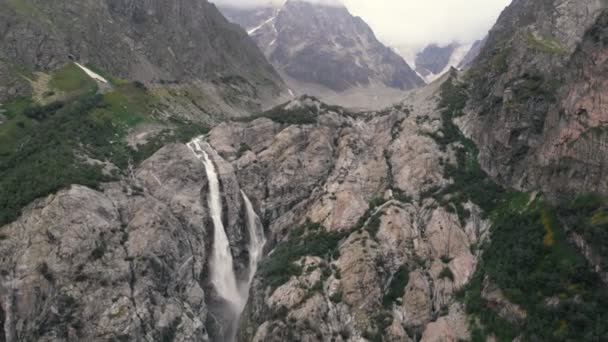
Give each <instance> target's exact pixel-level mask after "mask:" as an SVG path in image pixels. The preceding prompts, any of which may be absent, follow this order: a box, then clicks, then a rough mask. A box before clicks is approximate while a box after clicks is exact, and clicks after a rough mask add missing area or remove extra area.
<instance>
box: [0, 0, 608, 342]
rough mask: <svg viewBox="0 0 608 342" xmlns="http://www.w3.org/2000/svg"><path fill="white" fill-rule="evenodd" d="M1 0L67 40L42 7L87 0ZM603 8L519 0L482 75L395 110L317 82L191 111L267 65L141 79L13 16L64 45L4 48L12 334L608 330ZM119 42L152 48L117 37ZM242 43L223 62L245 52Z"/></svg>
mask: <svg viewBox="0 0 608 342" xmlns="http://www.w3.org/2000/svg"><path fill="white" fill-rule="evenodd" d="M290 3H291V4H292V5H293V4H296V5H297V6H304V7H303V12H302V13H304V14H305V13H306V12H305V10H304V9H306V8H309V7H307V6H308V5H306V4H302V3H301V2H298V1H290V2H289V3H288V5H289V4H290ZM1 4H3V6H9V7H10V8H11V9H10V11H11V12H8V13H12V14H13V15H15V18H18V19H14V22H11V24H10V25H6V26H1V27H2V28H3V30H4V31H0V32H3V33H4V32H13V29H15V28H24V27H25V28H28V27H30V25H32V26H31V27H41V26H40V25H47V24H49V25H50V26H49V33H48V34H47V35H43V37H50V38H49V39H55V38H53V37H59V36H58V35H57V32H64V31H62V30H61V29H60V28H61V27H64V30H66V29H65V27H68V26H69V25H68V24H61V25H63V26H61V25H60V24H57V25H59V26H57V27H54V26H53V25H51V24H52V23H53V21H52V20H51V19H48V20H45V19H44V18H45V15H46V14H45V13H51V11H52V10H54V9H57V8H60V9H61V10H62V11H67V10H68V9H72V8H76V7H72V6H77V5H76V3H75V2H72V1H61V2H56V3H54V2H48V1H47V2H44V4H43V3H42V2H34V1H33V0H31V1H26V2H19V1H12V0H11V1H8V2H2V3H1ZM32 4H36V6H33V5H32ZM81 4H82V6H85V8H88V6H98V7H91V8H96V10H95V11H92V10H91V11H92V12H84V13H85V14H86V13H88V14H89V15H92V14H93V13H97V14H100V15H106V14H107V13H115V11H117V12H116V13H123V14H120V15H119V14H116V13H115V14H113V15H112V16H111V17H104V18H105V19H108V20H111V22H109V23H111V24H112V25H110V24H108V26H106V25H100V26H99V27H98V29H99V30H101V31H103V30H102V29H101V27H103V28H104V29H105V28H106V27H108V28H115V27H122V26H120V25H118V24H117V23H119V22H120V23H125V22H126V20H127V19H125V15H126V14H124V13H131V14H130V15H128V17H129V18H130V19H129V20H130V21H131V22H133V23H140V24H142V23H143V24H142V25H147V24H146V23H149V22H150V20H152V21H154V22H157V21H158V22H162V23H166V21H165V20H169V18H173V17H174V16H175V15H178V18H180V19H175V18H173V19H171V20H169V22H171V21H172V20H178V21H181V19H185V18H190V16H191V15H196V13H194V14H193V13H184V9H185V8H186V7H182V6H185V4H186V2H185V0H183V1H182V0H178V1H177V2H175V1H169V0H164V1H161V0H149V1H144V2H137V1H132V2H129V1H127V2H125V1H121V2H118V1H116V2H115V1H113V0H105V1H102V2H96V3H93V2H92V1H89V0H86V1H82V2H81ZM173 6H177V7H175V8H174V7H173ZM199 6H202V7H201V8H203V7H204V8H207V7H205V6H210V5H208V4H207V3H206V2H204V1H202V2H197V3H195V5H193V7H192V8H191V9H192V10H193V11H194V10H196V9H197V8H199ZM294 6H295V5H294ZM178 7H179V9H178ZM6 8H8V7H4V9H6ZM172 8H173V9H174V10H175V12H172V11H170V9H172ZM188 8H189V9H190V7H188ZM209 8H211V9H210V11H211V13H217V12H213V10H212V7H209ZM606 8H607V4H606V2H605V1H595V0H580V1H576V2H575V1H565V0H543V1H538V0H515V1H514V2H513V4H512V5H511V6H510V7H509V8H508V9H507V10H506V11H505V12H504V13H503V15H502V16H501V18H500V20H499V22H498V24H497V25H496V27H495V28H494V29H493V30H492V32H491V34H490V36H489V37H488V40H487V44H486V45H485V47H484V48H483V49H482V52H481V55H480V56H479V58H477V59H476V62H475V63H474V65H473V67H472V68H471V70H470V71H467V72H464V71H462V72H461V71H457V70H455V69H450V70H449V72H447V73H446V74H445V75H443V76H441V77H440V78H439V79H438V80H436V81H435V82H433V83H431V84H428V85H426V86H425V87H423V88H419V89H415V90H411V91H409V92H407V93H404V97H403V99H402V101H400V102H399V103H397V104H394V105H392V106H390V107H387V108H385V109H383V110H373V111H352V110H347V109H344V108H342V107H339V106H334V105H328V104H326V103H324V102H322V101H321V100H319V99H318V98H316V97H312V96H299V97H296V98H294V99H292V100H290V101H288V102H285V103H283V104H281V105H278V106H276V107H273V108H272V109H270V110H268V111H260V112H258V113H256V114H253V115H249V116H247V117H240V118H234V119H232V120H224V121H223V122H221V123H217V121H213V120H210V121H209V122H210V123H216V124H215V127H208V126H205V125H201V124H200V123H197V122H196V121H193V120H186V118H187V117H185V116H184V113H192V112H194V115H199V114H200V112H197V111H196V109H195V108H199V107H198V105H197V103H198V102H197V101H202V99H201V98H200V97H197V96H195V95H193V94H195V93H196V91H197V90H196V89H199V90H198V91H200V89H203V90H205V89H217V87H218V86H219V85H220V84H224V85H226V88H227V89H235V90H237V89H236V88H239V91H240V89H241V88H240V86H238V84H242V82H251V81H245V80H247V77H250V76H247V75H252V74H255V73H254V72H253V71H251V72H252V74H249V73H248V72H247V71H243V76H238V74H237V75H236V76H225V77H223V78H221V80H220V81H217V82H216V83H214V82H210V83H206V80H199V79H196V78H194V79H190V73H189V72H188V70H189V67H188V66H184V67H183V68H184V69H183V70H184V73H183V74H182V73H180V72H179V70H180V68H181V67H180V66H177V65H175V66H172V64H171V63H169V64H168V65H167V66H166V67H165V66H163V68H160V67H159V68H160V69H159V70H161V71H160V73H159V74H156V72H157V71H158V70H154V72H153V73H152V74H153V75H157V76H158V75H161V74H163V73H164V71H163V70H165V69H164V68H167V69H166V70H170V71H171V72H176V75H181V76H175V77H176V79H177V78H179V80H178V83H177V84H170V85H168V84H167V83H166V82H165V81H163V82H162V83H161V82H160V81H158V82H156V80H154V79H149V80H147V82H145V83H142V82H137V81H136V80H137V79H138V78H137V77H136V76H137V75H135V74H133V75H131V74H129V72H130V71H129V70H142V69H138V67H137V65H138V64H137V63H135V62H133V63H135V64H129V63H127V64H128V65H131V66H134V69H131V67H128V68H126V67H125V66H124V65H122V64H119V65H104V66H103V68H100V67H97V65H96V64H94V63H90V62H87V61H90V60H91V59H90V58H92V57H86V58H85V57H82V56H83V52H82V51H97V50H90V49H89V48H87V49H85V50H75V51H80V55H78V56H76V55H73V56H72V57H73V58H74V59H75V60H76V62H78V61H82V62H83V63H85V64H86V65H88V66H89V67H88V68H87V67H86V66H85V65H83V64H80V63H74V62H67V61H66V60H65V58H69V56H68V57H65V56H63V55H62V54H63V53H65V52H66V51H68V50H69V49H68V47H70V46H72V45H71V44H76V43H73V42H78V44H77V46H89V45H90V44H97V43H96V42H93V41H89V40H85V41H80V40H76V41H75V40H71V39H70V38H69V37H72V36H66V37H67V38H66V39H67V40H66V41H65V42H59V43H58V45H57V46H58V49H59V50H57V51H59V52H57V55H55V54H53V53H50V52H45V51H46V50H47V45H45V44H50V43H48V42H46V40H45V39H44V38H39V37H38V36H39V35H41V34H42V33H44V31H40V32H38V31H36V34H35V35H34V34H32V36H30V35H29V33H27V32H29V31H27V30H26V31H23V32H21V33H19V35H23V37H24V41H29V40H30V39H41V40H42V45H41V46H42V47H41V48H40V50H39V51H40V56H51V57H48V60H46V62H45V58H46V57H45V58H42V57H41V62H40V63H41V64H40V66H38V67H36V69H35V70H28V68H27V65H26V66H21V67H20V66H19V65H17V64H16V61H17V60H16V59H6V58H5V59H3V62H2V63H0V73H5V75H9V76H10V77H12V78H10V77H9V79H10V80H13V81H14V83H10V82H6V83H3V84H6V85H8V84H9V83H10V84H11V85H10V86H8V87H6V88H4V89H9V91H7V92H6V93H7V94H8V93H11V94H12V95H15V94H20V93H22V94H30V95H29V96H17V97H15V96H12V97H11V98H10V99H9V100H8V101H6V102H3V105H2V106H0V260H1V261H2V262H1V263H0V342H3V341H6V342H20V341H43V342H60V341H107V342H110V341H112V342H114V341H161V342H168V341H174V342H190V341H213V342H232V341H235V340H236V341H242V342H250V341H255V342H283V341H306V342H317V341H323V342H325V341H335V342H368V341H369V342H377V341H389V342H409V341H422V342H445V341H474V342H477V341H479V342H481V341H500V342H503V341H505V342H506V341H559V342H562V341H563V342H566V341H606V340H608V326H607V325H606V324H605V322H607V321H608V292H607V291H606V289H607V288H608V199H607V198H606V197H605V196H604V197H602V194H587V193H586V192H587V191H593V190H600V191H604V192H606V191H605V187H606V186H607V185H606V184H604V180H605V178H604V173H603V172H604V169H605V168H604V163H606V161H607V160H608V158H607V156H606V155H605V153H604V152H605V145H606V144H605V139H604V129H603V126H604V125H605V121H606V118H605V116H606V115H605V114H606V106H605V103H606V101H605V100H606V99H605V94H606V85H607V84H606V80H607V79H608V78H607V77H606V76H607V75H606V64H607V63H606V60H607V58H608V56H607V54H606V51H607V50H606V46H608V45H606V44H608V40H607V39H608V37H607V35H606V33H607V32H608V28H607V25H608V11H607V10H606ZM4 9H3V10H2V11H1V12H0V16H2V15H4V16H6V17H7V18H5V19H6V20H8V19H10V18H9V16H8V15H6V14H5V13H7V12H4ZM43 10H44V11H43ZM331 10H333V11H338V12H343V11H345V10H344V9H340V8H338V7H332V9H331ZM262 12H263V11H262ZM262 12H260V14H259V15H260V17H262V16H265V15H268V13H262ZM25 13H27V14H28V15H35V16H36V17H35V18H37V19H40V18H42V20H34V19H31V20H32V21H31V22H30V21H29V20H30V19H28V20H25V19H24V18H31V17H29V16H22V14H25ZM53 13H59V12H53ZM61 13H64V12H61ZM65 13H71V12H69V11H68V12H65ZM272 13H274V12H272ZM17 14H19V16H17ZM199 14H200V13H199ZM165 15H167V16H168V17H165ZM273 15H274V14H273ZM74 16H76V17H77V13H74ZM150 16H152V17H150ZM279 17H280V14H279V15H278V16H277V17H276V18H275V19H274V20H279ZM161 18H164V19H162V20H161ZM105 19H104V20H105ZM190 19H192V20H193V21H195V22H199V21H198V20H194V18H190ZM203 19H205V20H206V19H208V18H203ZM296 19H297V18H295V17H294V18H292V20H294V21H296ZM11 20H13V19H11ZM23 20H25V22H23ZM123 20H124V21H123ZM205 20H201V21H200V22H202V23H205V25H208V27H207V29H209V30H212V29H218V30H220V28H221V27H223V25H228V24H226V22H225V21H222V20H221V19H217V20H219V22H215V21H212V22H207V21H205ZM83 21H84V19H83V18H80V19H78V18H76V19H74V25H80V23H82V22H83ZM91 22H93V23H98V22H97V21H95V20H91ZM187 22H188V21H185V22H182V23H181V24H179V25H186V23H187ZM271 22H274V21H269V24H266V25H262V26H260V27H259V28H257V30H266V29H268V26H269V25H270V26H271V27H272V25H271V24H270V23H271ZM1 23H2V24H0V25H3V23H4V21H3V22H1ZM220 24H221V25H220ZM338 24H339V23H338ZM116 25H118V26H116ZM121 25H122V24H121ZM125 25H126V24H125ZM216 25H219V26H216ZM258 26H259V25H258ZM75 27H77V26H75ZM144 27H146V28H148V26H144ZM228 27H230V28H234V26H231V25H228ZM256 27H257V26H254V27H253V28H250V32H251V30H253V29H256ZM150 29H152V28H150ZM156 29H158V30H161V29H160V28H158V27H157V28H156ZM361 29H362V30H363V31H362V32H366V30H365V29H363V28H361ZM20 30H21V29H20ZM54 30H58V31H54ZM65 32H68V31H65ZM138 32H139V31H138ZM166 32H171V30H168V31H167V30H165V31H163V32H159V33H155V34H159V40H161V41H162V39H165V38H166V37H164V36H163V34H165V33H166ZM188 32H189V31H188ZM188 32H187V33H188ZM205 32H207V31H205ZM213 32H215V31H213ZM231 32H233V31H230V30H229V31H228V32H224V31H223V30H220V31H218V32H217V33H218V35H219V36H216V37H211V38H210V40H211V41H213V42H215V43H213V44H216V43H218V44H219V42H223V41H224V40H225V39H226V38H224V36H223V35H224V34H225V35H227V37H230V36H231ZM234 32H240V33H239V36H240V37H244V38H243V39H246V38H247V37H246V36H245V33H244V32H242V31H241V30H240V29H238V30H236V31H234ZM330 32H332V31H331V30H330ZM140 33H141V32H140ZM190 33H191V34H192V35H194V36H197V35H199V34H201V35H202V34H203V33H201V32H190ZM252 33H255V32H252ZM313 33H314V32H313ZM549 33H552V35H549ZM11 34H12V33H11ZM73 34H74V35H76V36H77V37H82V36H83V35H81V34H78V35H77V34H76V33H73ZM91 34H92V36H94V37H98V38H99V39H102V40H103V39H104V37H106V36H105V35H99V34H97V35H94V34H93V33H91ZM174 34H175V37H173V38H172V39H174V40H175V41H176V42H184V41H186V42H192V44H193V45H192V46H193V49H195V48H196V47H197V45H196V43H195V41H193V40H190V39H189V37H182V36H179V35H180V34H181V33H180V32H176V33H174ZM315 34H316V33H315ZM178 36H179V37H178ZM330 36H331V35H330ZM3 37H7V36H3ZM8 37H12V38H11V39H12V40H10V39H9V40H8V41H9V42H11V43H10V44H13V45H11V46H14V47H19V46H20V45H19V44H18V42H17V41H16V40H17V39H18V38H19V37H20V36H11V35H8ZM117 37H119V39H118V41H117V42H116V44H117V46H120V44H127V43H128V44H134V46H138V44H140V43H136V42H135V41H137V40H135V39H134V40H133V41H130V40H129V39H128V38H127V40H126V41H125V40H120V37H124V36H123V35H118V36H113V35H109V33H108V35H107V41H104V44H110V43H111V42H112V40H113V39H117ZM127 37H131V36H127ZM161 38H162V39H161ZM145 40H146V39H144V38H142V40H140V41H141V42H143V41H145ZM45 42H46V43H45ZM125 42H126V43H125ZM87 44H89V45H87ZM150 44H152V43H150ZM222 44H223V43H222ZM50 45H51V46H52V45H53V44H50ZM187 45H188V46H190V45H189V43H188V44H187ZM26 46H27V49H26ZM91 46H94V45H91ZM102 46H105V45H102ZM154 46H156V45H154ZM213 46H215V45H213ZM218 47H221V46H218ZM23 49H25V50H24V51H22V52H19V53H20V54H19V55H17V54H15V56H21V55H24V56H25V55H31V56H34V57H32V58H33V60H34V61H35V60H36V58H37V57H35V56H36V53H37V52H36V51H38V50H36V49H37V47H32V46H30V45H27V44H26V45H23ZM31 49H34V51H33V52H32V51H31ZM63 49H68V50H66V51H63ZM74 49H76V48H74ZM83 49H84V48H83ZM142 49H143V50H142ZM0 50H2V51H4V46H2V47H0ZM51 50H52V49H51ZM167 50H168V49H166V46H164V47H163V48H162V49H161V50H160V52H159V57H158V59H157V58H156V57H154V56H155V54H154V51H153V50H149V52H146V53H144V52H145V51H147V50H145V49H144V48H143V47H140V48H138V49H135V50H129V51H126V52H117V53H118V54H122V53H124V54H125V55H129V56H130V54H131V53H136V52H137V55H140V54H141V56H148V57H146V58H147V60H149V61H155V60H158V61H163V63H164V62H165V59H164V57H162V56H164V54H165V53H166V51H167ZM7 51H8V52H7ZM14 51H20V50H18V49H17V50H12V49H7V50H6V51H4V52H3V53H7V54H8V53H9V52H10V53H12V52H14ZM52 51H54V50H52ZM70 51H72V50H69V51H68V53H74V52H70ZM133 51H135V52H133ZM174 52H175V51H174ZM148 53H149V54H150V55H148ZM192 53H193V55H192V56H194V55H196V54H199V53H201V52H200V51H192ZM222 53H223V52H222ZM222 53H220V52H213V55H216V54H219V55H221V54H222ZM225 53H226V54H229V56H226V59H225V60H224V62H226V64H225V65H224V64H223V62H222V63H220V64H218V65H220V66H218V68H219V69H218V70H227V71H226V72H228V73H230V72H233V71H234V70H236V69H238V68H239V67H238V66H239V65H241V66H244V65H245V64H244V63H245V61H248V60H249V58H250V57H243V54H244V53H245V52H244V51H234V50H230V49H228V50H226V51H225ZM296 55H297V54H296ZM53 56H54V57H53ZM116 56H118V55H116ZM150 56H151V57H150ZM15 58H17V57H15ZM96 58H97V57H96ZM99 58H101V57H99ZM209 58H212V57H209ZM232 58H234V59H235V61H234V62H230V61H231V60H232ZM114 62H116V60H114ZM45 63H46V64H45ZM55 63H56V64H55ZM158 65H161V64H158ZM163 65H164V64H163ZM265 65H267V64H265ZM123 68H125V69H124V70H123ZM172 68H175V69H172ZM194 68H202V69H200V70H199V71H201V70H202V71H201V72H203V75H206V74H205V73H204V70H205V66H204V64H203V65H198V66H196V67H194ZM235 68H236V69H235ZM244 68H248V67H245V66H244ZM106 69H107V70H111V72H108V71H106ZM262 69H263V68H262ZM121 70H123V71H121ZM146 70H147V69H146ZM122 72H125V73H126V74H122ZM218 72H219V71H218ZM234 72H236V71H234ZM258 72H260V73H262V74H264V72H263V71H258ZM114 73H116V75H119V76H121V77H134V78H133V79H126V80H125V79H119V77H116V76H114ZM163 75H164V74H163ZM258 75H259V74H258ZM195 76H196V75H195ZM155 77H156V76H155ZM158 77H160V76H158ZM181 77H183V78H181ZM196 77H198V76H196ZM347 80H350V79H349V78H347ZM199 81H200V82H199ZM184 82H185V83H187V84H188V85H187V86H184V85H183V83H184ZM234 82H236V83H234ZM347 83H348V82H347ZM13 84H17V86H15V85H13ZM19 84H21V85H23V86H24V87H23V88H22V90H20V89H21V88H19ZM206 86H209V87H211V88H206ZM193 87H194V88H195V89H193ZM167 94H168V95H167ZM196 94H200V93H196ZM229 94H231V95H230V96H228V97H227V98H225V97H222V99H224V100H226V101H236V102H238V101H240V100H241V99H242V98H241V97H238V96H241V95H242V94H241V95H238V92H233V93H229ZM253 94H254V95H255V92H254V93H253ZM216 95H217V96H226V93H223V94H221V93H216ZM249 95H251V94H249ZM249 95H246V96H249ZM259 95H260V94H259V93H258V96H259ZM167 96H169V98H170V99H169V100H167ZM232 96H236V97H237V98H232ZM236 102H233V103H236ZM191 108H193V110H190V109H191ZM199 119H200V118H199ZM216 119H217V118H216ZM224 119H225V117H224ZM461 129H462V130H461ZM465 133H466V135H465ZM467 135H468V136H470V137H472V138H473V139H470V138H468V137H467ZM568 139H574V140H572V141H570V140H568ZM562 141H567V142H571V143H566V144H565V145H563V146H562V145H560V144H559V143H560V142H562ZM475 142H477V143H478V144H477V145H476V144H475ZM478 146H479V147H478ZM547 151H548V152H547ZM543 163H545V164H543ZM553 163H558V164H557V167H555V164H553ZM484 169H485V170H487V171H488V172H486V171H485V170H484ZM566 171H567V172H566ZM521 175H523V178H520V176H521ZM522 179H523V181H521V182H520V181H519V180H522ZM556 194H558V195H559V194H568V195H576V198H575V199H574V200H572V201H561V202H556V201H555V198H556V197H560V196H555V195H556Z"/></svg>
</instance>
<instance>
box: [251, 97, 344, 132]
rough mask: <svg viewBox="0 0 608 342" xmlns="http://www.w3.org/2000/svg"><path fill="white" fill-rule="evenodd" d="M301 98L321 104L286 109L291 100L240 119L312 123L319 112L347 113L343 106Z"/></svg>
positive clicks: (310, 98) (299, 123)
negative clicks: (317, 106)
mask: <svg viewBox="0 0 608 342" xmlns="http://www.w3.org/2000/svg"><path fill="white" fill-rule="evenodd" d="M301 99H302V101H306V100H310V101H313V102H319V103H321V105H320V106H319V108H316V107H314V106H307V105H305V104H303V105H302V106H295V107H294V108H291V109H285V108H286V107H287V105H288V104H289V102H287V103H284V104H282V105H280V106H277V107H275V108H273V109H271V110H268V111H266V112H263V113H258V114H254V115H252V116H250V117H246V118H243V119H240V121H245V122H250V121H253V120H255V119H259V118H268V119H270V120H272V121H274V122H277V123H280V124H286V125H311V124H315V123H317V119H318V118H319V113H323V112H327V111H334V112H336V113H342V114H346V113H344V109H343V108H341V107H338V106H330V105H327V104H325V103H322V102H321V101H319V100H318V99H317V98H315V97H312V96H306V97H302V98H301Z"/></svg>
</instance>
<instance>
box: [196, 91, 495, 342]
mask: <svg viewBox="0 0 608 342" xmlns="http://www.w3.org/2000/svg"><path fill="white" fill-rule="evenodd" d="M434 87H436V86H434ZM434 89H435V90H436V89H437V88H434ZM418 95H419V96H421V97H424V96H425V95H426V97H424V100H423V101H420V103H418V102H417V103H415V106H414V107H413V108H411V107H410V106H408V105H402V106H398V107H395V108H392V109H390V110H387V111H384V112H374V113H362V114H357V115H345V113H342V112H339V111H337V110H336V109H332V108H326V109H322V110H318V111H317V112H316V113H317V114H318V116H317V117H316V120H315V121H316V124H306V125H285V124H279V123H276V122H272V121H270V120H268V119H266V118H259V119H256V120H254V121H252V122H249V123H225V124H222V125H219V126H218V127H216V128H215V129H214V130H212V131H211V133H210V134H209V137H208V141H209V143H210V144H211V146H213V147H214V149H215V150H217V151H218V152H219V154H220V155H221V156H222V157H223V158H224V159H226V160H229V161H231V163H232V165H234V168H235V170H236V175H237V178H238V179H239V181H240V183H241V184H242V186H243V187H244V189H246V192H247V193H248V194H250V196H251V197H252V201H253V202H254V203H255V204H256V206H258V207H259V210H260V213H261V214H262V217H263V219H264V221H265V222H267V223H268V225H269V226H268V230H269V234H270V239H271V246H274V247H276V248H279V249H280V246H282V245H283V244H285V243H288V241H290V239H291V236H292V234H293V232H294V228H295V227H299V226H307V225H309V223H307V222H312V223H317V224H319V226H320V227H321V228H320V229H322V230H324V231H325V232H326V233H323V234H334V235H328V237H327V240H326V241H328V240H330V239H331V236H336V235H335V234H338V235H339V236H341V238H340V239H339V242H338V243H337V245H336V251H335V253H334V252H331V253H330V252H329V251H328V253H330V254H332V255H334V257H328V256H327V255H326V254H322V255H316V254H306V252H304V253H303V255H302V257H301V258H298V259H296V260H293V262H294V264H295V265H298V268H301V269H302V270H303V271H302V273H301V274H299V275H294V276H292V277H291V278H288V279H286V281H285V282H284V283H281V284H275V285H273V286H269V285H268V282H267V279H264V276H263V274H265V271H264V267H265V266H264V264H263V265H262V266H261V274H262V275H260V276H259V277H258V278H257V279H256V281H254V284H253V288H252V290H251V300H250V302H249V304H248V307H247V308H246V311H245V314H244V316H243V321H242V323H241V331H240V334H239V339H240V340H242V341H251V340H253V341H273V340H277V339H281V338H283V339H285V338H287V339H288V338H289V336H298V337H300V338H301V339H302V340H306V341H319V340H328V339H331V338H332V337H333V338H336V339H337V340H344V341H346V340H357V339H359V338H368V339H369V338H372V337H373V336H376V335H378V336H385V337H387V338H389V337H390V338H392V340H395V341H403V340H408V339H409V338H413V339H420V337H421V336H422V335H423V333H424V332H425V329H426V327H427V325H428V324H429V323H431V322H434V321H436V320H437V319H438V318H439V317H443V316H446V315H450V317H452V316H454V317H456V318H453V319H452V318H449V322H452V321H454V320H456V321H458V322H465V321H466V315H464V313H463V311H462V310H461V309H458V310H457V309H454V310H452V303H453V301H454V300H453V293H454V291H455V290H457V289H459V288H461V287H462V286H463V285H464V284H466V283H467V282H468V280H469V278H470V277H471V276H472V274H473V271H474V270H475V267H476V263H477V256H476V255H474V254H471V250H472V249H471V246H472V245H473V244H476V243H478V242H479V241H480V240H481V239H482V238H483V236H484V233H485V232H486V231H487V229H488V226H489V224H488V222H487V221H485V220H484V219H482V218H481V217H480V216H478V215H479V213H480V211H479V210H471V212H472V213H473V214H472V215H471V217H470V219H469V220H468V221H467V224H466V225H462V223H461V222H460V220H459V219H458V217H457V215H456V214H451V213H449V212H448V211H446V209H445V208H443V207H442V206H440V205H438V203H437V202H436V201H435V200H433V199H432V198H428V195H427V194H425V192H428V191H426V190H428V189H430V188H432V187H436V186H439V187H441V186H445V185H447V184H449V182H450V180H449V179H446V178H445V176H444V175H443V166H442V165H443V163H444V162H449V160H451V159H452V157H451V156H450V152H447V151H446V152H443V151H442V150H441V149H440V148H439V146H438V145H437V144H436V143H435V141H434V140H433V139H431V138H429V137H428V134H429V133H431V132H436V130H438V129H439V128H440V127H441V118H440V115H439V113H438V112H437V110H435V109H434V108H436V102H435V99H434V96H436V95H437V93H436V92H434V91H432V90H431V91H429V90H428V89H425V90H424V91H421V92H420V93H419V94H418ZM293 105H294V104H292V105H287V106H286V107H289V106H293ZM295 106H308V107H311V108H313V109H318V108H322V106H321V105H320V103H316V102H314V100H313V101H304V100H298V101H297V103H296V104H295ZM243 146H246V148H243ZM414 161H416V162H414ZM370 202H372V203H377V204H375V206H373V207H372V208H370ZM473 226H474V227H473ZM296 230H297V229H296ZM307 233H309V234H313V235H314V234H316V233H313V232H312V231H308V232H307ZM307 233H305V235H304V236H310V235H306V234H307ZM276 248H275V252H270V255H269V256H268V257H267V262H272V259H273V253H277V252H276V250H277V249H276ZM271 249H273V247H271ZM311 253H312V252H311ZM268 260H270V261H268ZM285 272H287V270H285ZM408 278H409V281H408V280H407V279H408ZM391 288H394V290H389V289H391ZM391 291H394V294H391V295H388V293H389V292H390V293H393V292H391ZM399 293H402V294H399ZM446 319H448V318H446ZM442 324H444V325H445V326H446V327H445V328H442V331H444V332H445V334H444V333H443V332H442V333H439V336H444V337H445V336H463V334H465V333H464V332H463V330H464V331H465V332H466V331H467V329H466V324H461V325H458V327H457V328H453V329H452V328H449V327H451V325H449V327H448V325H447V323H442ZM450 324H452V323H450ZM454 329H455V330H454ZM454 331H457V333H455V332H454ZM465 335H466V334H465ZM433 338H434V337H429V340H434V339H433ZM446 338H447V337H446Z"/></svg>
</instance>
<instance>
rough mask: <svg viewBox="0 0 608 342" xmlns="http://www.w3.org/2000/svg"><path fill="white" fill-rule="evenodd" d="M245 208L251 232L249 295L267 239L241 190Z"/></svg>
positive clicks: (248, 227)
mask: <svg viewBox="0 0 608 342" xmlns="http://www.w3.org/2000/svg"><path fill="white" fill-rule="evenodd" d="M241 195H243V201H245V208H246V209H247V230H248V231H249V278H248V279H249V280H248V282H247V286H246V291H247V294H248V293H249V287H250V286H251V281H252V280H253V276H254V275H255V272H256V271H257V269H258V263H259V262H260V260H261V259H262V256H263V253H264V246H265V245H266V237H265V236H264V229H263V227H262V223H261V222H260V218H259V217H258V215H257V214H256V213H255V210H253V206H252V205H251V201H250V200H249V197H247V195H245V193H244V192H243V191H242V190H241Z"/></svg>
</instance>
